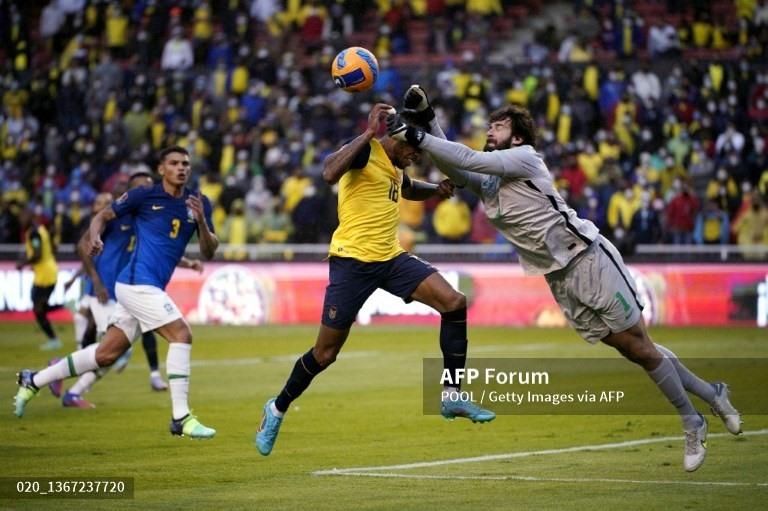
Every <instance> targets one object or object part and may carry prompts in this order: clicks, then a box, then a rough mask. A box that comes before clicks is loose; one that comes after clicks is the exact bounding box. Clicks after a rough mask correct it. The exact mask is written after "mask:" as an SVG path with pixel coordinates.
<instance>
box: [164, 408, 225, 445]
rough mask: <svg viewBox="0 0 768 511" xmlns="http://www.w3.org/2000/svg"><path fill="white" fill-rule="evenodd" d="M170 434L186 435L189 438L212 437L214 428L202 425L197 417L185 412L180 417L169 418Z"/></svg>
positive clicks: (214, 432)
mask: <svg viewBox="0 0 768 511" xmlns="http://www.w3.org/2000/svg"><path fill="white" fill-rule="evenodd" d="M171 434H172V435H177V436H184V435H186V436H188V437H189V438H202V439H208V438H213V437H214V436H215V435H216V430H215V429H213V428H209V427H206V426H203V425H202V424H201V423H200V421H199V420H197V417H195V416H194V415H191V414H189V413H188V414H187V415H185V416H184V417H182V418H181V419H173V420H171Z"/></svg>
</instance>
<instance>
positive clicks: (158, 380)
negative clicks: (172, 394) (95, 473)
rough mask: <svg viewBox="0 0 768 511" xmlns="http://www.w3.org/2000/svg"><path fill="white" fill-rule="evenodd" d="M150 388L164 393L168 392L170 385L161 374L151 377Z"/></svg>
mask: <svg viewBox="0 0 768 511" xmlns="http://www.w3.org/2000/svg"><path fill="white" fill-rule="evenodd" d="M149 386H150V387H152V390H154V391H157V392H163V391H165V390H168V384H167V383H166V382H165V380H163V377H162V376H160V375H159V374H156V375H150V377H149Z"/></svg>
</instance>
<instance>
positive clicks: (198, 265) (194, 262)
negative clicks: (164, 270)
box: [176, 256, 203, 273]
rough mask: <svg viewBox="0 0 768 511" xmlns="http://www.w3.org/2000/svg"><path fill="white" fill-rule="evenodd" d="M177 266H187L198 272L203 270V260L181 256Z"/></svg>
mask: <svg viewBox="0 0 768 511" xmlns="http://www.w3.org/2000/svg"><path fill="white" fill-rule="evenodd" d="M176 266H178V267H179V268H187V269H190V270H195V271H196V272H198V273H202V272H203V262H202V261H201V260H200V259H190V258H189V257H183V256H182V258H181V260H180V261H179V264H177V265H176Z"/></svg>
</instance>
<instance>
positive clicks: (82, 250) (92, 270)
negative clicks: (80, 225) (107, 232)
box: [77, 229, 101, 284]
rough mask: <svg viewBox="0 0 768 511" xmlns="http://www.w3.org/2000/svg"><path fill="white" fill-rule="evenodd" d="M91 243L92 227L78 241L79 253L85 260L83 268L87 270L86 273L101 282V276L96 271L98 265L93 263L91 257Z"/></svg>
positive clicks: (82, 259)
mask: <svg viewBox="0 0 768 511" xmlns="http://www.w3.org/2000/svg"><path fill="white" fill-rule="evenodd" d="M90 243H91V233H90V229H89V230H88V231H85V233H83V236H82V237H81V238H80V241H79V242H78V243H77V253H78V255H79V256H80V260H81V261H82V262H83V267H82V270H84V271H85V273H86V274H87V275H88V276H89V277H90V278H91V280H92V281H93V282H94V284H95V283H96V281H99V282H101V278H100V277H99V273H98V272H97V271H96V266H95V265H94V264H93V257H91V254H90V252H89V247H90Z"/></svg>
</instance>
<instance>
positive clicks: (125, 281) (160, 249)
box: [15, 146, 219, 438]
mask: <svg viewBox="0 0 768 511" xmlns="http://www.w3.org/2000/svg"><path fill="white" fill-rule="evenodd" d="M159 160H160V163H159V165H158V173H159V174H160V176H162V183H160V184H158V185H155V186H152V187H136V188H134V189H133V190H130V191H129V192H126V193H125V194H124V195H123V196H122V197H120V199H118V200H117V201H116V202H115V203H114V204H112V205H111V206H109V207H106V208H104V209H103V210H102V211H101V212H100V213H99V214H98V215H96V216H95V217H94V219H93V221H92V222H91V226H90V228H89V231H88V234H87V236H88V237H87V239H86V240H85V241H84V242H83V244H82V245H81V246H82V247H83V248H85V250H84V252H85V253H88V254H89V255H91V256H95V255H97V254H99V253H100V252H101V251H102V250H103V249H104V242H103V241H102V239H101V235H102V232H103V231H104V229H105V227H106V225H107V224H108V223H109V222H110V221H112V220H114V219H117V220H118V221H119V222H118V223H119V224H121V225H122V224H123V220H125V219H128V220H130V222H129V223H128V225H132V226H133V228H134V229H135V231H136V239H137V244H136V248H135V250H134V251H133V254H132V255H131V259H130V262H129V264H128V265H126V266H125V267H124V268H123V269H122V270H121V272H120V274H119V275H118V276H117V282H116V284H115V297H116V299H117V302H118V303H117V306H116V307H115V311H114V314H112V316H111V318H110V320H109V321H110V323H111V324H110V326H109V327H108V328H107V332H106V334H105V335H104V337H103V338H102V340H101V342H99V343H98V344H96V345H92V346H89V347H86V348H85V349H82V350H78V351H76V352H74V353H72V354H70V355H69V356H68V357H67V358H66V359H65V360H62V361H60V362H59V363H57V364H54V365H52V366H50V367H48V368H46V369H43V370H41V371H39V372H33V371H29V370H23V371H21V372H20V373H19V380H18V383H19V389H18V391H17V393H16V399H15V403H16V407H15V414H16V416H18V417H21V416H23V415H24V410H25V408H26V405H27V403H28V402H29V400H31V399H32V398H33V397H34V396H35V395H37V393H38V389H39V388H40V386H41V385H48V384H49V383H50V382H52V381H55V380H60V379H64V378H69V377H72V376H76V375H80V374H84V373H86V372H89V371H93V370H95V369H97V368H104V367H109V366H110V365H112V364H113V363H114V362H115V360H117V358H118V357H119V356H120V355H122V354H123V353H125V352H126V351H127V350H128V349H129V348H130V346H131V341H132V340H133V339H134V338H135V337H136V336H137V334H138V331H139V330H141V331H142V332H148V331H151V330H156V331H157V332H158V333H159V334H160V335H162V336H163V337H165V338H166V340H168V342H169V346H168V358H167V362H166V368H167V372H168V379H169V380H170V394H171V403H172V419H171V424H170V432H171V434H173V435H187V436H190V437H192V438H212V437H213V436H214V435H215V434H216V430H215V429H212V428H208V427H206V426H204V425H203V424H201V423H200V421H198V420H197V418H196V417H195V416H193V415H192V414H191V413H190V411H189V404H188V393H189V376H190V365H191V364H190V353H191V348H192V346H191V343H192V333H191V331H190V328H189V325H188V324H187V322H186V321H185V320H184V317H183V316H182V315H181V312H180V311H179V309H178V307H176V305H175V304H174V303H173V300H171V298H170V297H169V296H168V295H167V293H166V292H165V287H166V285H167V284H168V281H169V280H170V278H171V275H172V274H173V270H174V268H175V267H176V265H177V264H178V263H179V262H180V261H181V259H182V256H183V254H184V250H185V249H186V246H187V243H188V242H189V240H190V239H191V238H192V236H193V235H194V234H197V235H198V243H199V245H200V252H201V253H202V254H203V257H205V258H206V259H210V258H212V257H213V255H214V253H215V252H216V248H217V247H218V244H219V242H218V239H217V238H216V235H215V234H214V233H213V231H212V229H213V228H212V220H211V205H210V202H209V201H208V199H207V198H205V197H204V196H202V195H201V194H199V193H198V194H194V193H192V192H191V191H190V190H189V189H188V188H186V183H187V181H188V180H189V177H190V160H189V153H188V152H187V150H186V149H184V148H182V147H178V146H171V147H168V148H165V149H163V150H162V151H161V152H160V155H159ZM94 317H96V314H94Z"/></svg>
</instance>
